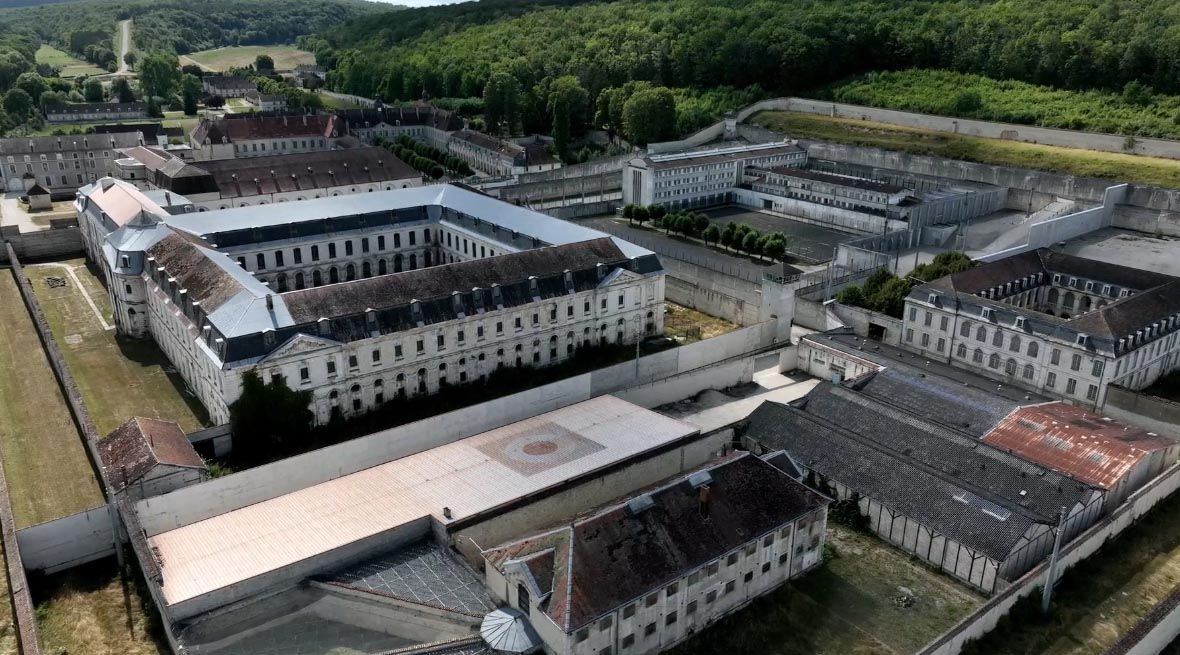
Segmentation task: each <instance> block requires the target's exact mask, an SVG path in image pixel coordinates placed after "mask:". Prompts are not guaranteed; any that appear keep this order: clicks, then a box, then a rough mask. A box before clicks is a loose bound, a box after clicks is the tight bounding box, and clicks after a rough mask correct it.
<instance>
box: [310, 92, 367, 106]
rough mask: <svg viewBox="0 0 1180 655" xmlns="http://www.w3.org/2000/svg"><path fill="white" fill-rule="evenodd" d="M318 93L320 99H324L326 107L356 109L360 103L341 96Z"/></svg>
mask: <svg viewBox="0 0 1180 655" xmlns="http://www.w3.org/2000/svg"><path fill="white" fill-rule="evenodd" d="M318 95H319V96H320V100H323V101H324V107H325V108H326V109H356V108H358V107H360V105H358V104H357V103H355V102H351V101H348V100H345V99H343V98H337V97H335V96H330V95H328V94H326V93H320V94H318Z"/></svg>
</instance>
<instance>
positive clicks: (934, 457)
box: [774, 384, 1092, 522]
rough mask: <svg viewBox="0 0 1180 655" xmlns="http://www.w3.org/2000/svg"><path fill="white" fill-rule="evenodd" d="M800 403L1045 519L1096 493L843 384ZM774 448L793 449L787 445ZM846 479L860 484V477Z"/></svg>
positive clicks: (887, 447) (825, 387)
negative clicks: (858, 478) (847, 387)
mask: <svg viewBox="0 0 1180 655" xmlns="http://www.w3.org/2000/svg"><path fill="white" fill-rule="evenodd" d="M797 406H799V407H800V408H801V409H803V410H804V411H806V412H807V413H808V414H812V415H815V416H820V417H824V418H827V419H831V420H836V421H838V422H839V424H840V425H841V426H842V433H844V434H855V435H857V436H859V437H861V438H863V439H867V440H869V441H871V442H872V443H873V444H874V446H876V447H878V448H880V449H884V450H886V451H888V452H890V453H892V454H893V455H894V456H897V457H905V458H910V459H913V460H915V461H918V462H921V463H922V464H923V465H924V466H926V467H927V468H928V469H930V470H932V471H933V472H935V473H936V474H939V475H942V476H944V477H946V478H948V479H952V480H954V481H955V482H956V483H957V484H960V485H962V486H963V487H964V488H966V489H969V490H971V491H972V492H973V493H975V494H977V495H979V496H982V497H985V498H989V499H991V500H992V502H996V503H998V504H1001V505H1005V506H1009V507H1011V508H1012V509H1016V508H1019V509H1021V510H1022V511H1025V512H1026V513H1028V514H1029V515H1030V516H1033V517H1034V518H1038V519H1041V520H1042V521H1049V522H1052V521H1053V518H1054V517H1055V516H1056V515H1057V512H1058V510H1059V509H1060V508H1061V507H1062V505H1064V506H1066V507H1072V506H1073V505H1074V503H1077V502H1085V500H1086V498H1087V496H1089V495H1090V493H1091V492H1092V490H1091V489H1089V488H1088V487H1087V486H1086V485H1084V484H1081V483H1079V482H1077V481H1074V480H1070V479H1069V478H1067V477H1065V476H1063V475H1061V474H1059V473H1054V472H1052V471H1046V470H1045V469H1044V468H1042V467H1040V466H1037V465H1036V464H1032V463H1029V462H1026V461H1024V460H1022V459H1020V458H1019V457H1017V456H1015V455H1012V454H1009V453H1006V452H1004V451H1001V450H998V449H996V448H992V447H989V446H983V445H980V444H979V441H978V439H977V438H975V437H973V436H971V435H968V434H965V433H961V432H957V431H954V430H951V429H949V428H946V427H943V426H940V425H936V424H932V423H929V422H927V421H923V420H921V419H919V418H918V417H915V416H913V415H910V414H908V413H906V412H904V411H902V410H899V409H896V408H894V407H892V406H890V405H887V404H884V403H881V402H878V401H876V400H874V399H872V398H868V397H865V396H862V395H860V394H858V393H856V392H855V391H853V390H850V389H846V388H844V387H841V386H838V385H833V384H821V385H819V386H817V387H816V388H815V389H813V390H812V391H811V392H810V393H808V394H807V396H805V397H804V398H803V399H801V400H800V401H798V403H797ZM774 447H775V448H782V449H784V450H786V451H787V452H788V453H792V450H791V449H790V448H789V447H787V446H786V445H785V444H775V445H774ZM792 454H793V453H792ZM797 459H798V458H797ZM800 464H803V465H804V466H806V464H805V463H804V462H800ZM842 482H845V483H847V484H849V485H851V486H853V487H855V486H856V485H857V481H856V480H842Z"/></svg>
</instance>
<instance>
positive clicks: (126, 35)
mask: <svg viewBox="0 0 1180 655" xmlns="http://www.w3.org/2000/svg"><path fill="white" fill-rule="evenodd" d="M119 31H120V32H122V34H123V40H122V41H121V42H120V44H119V70H118V71H116V72H115V74H116V75H127V74H128V73H130V72H131V69H130V67H128V66H127V62H126V61H123V58H124V57H126V56H127V53H128V52H131V19H130V18H128V19H127V20H121V21H119Z"/></svg>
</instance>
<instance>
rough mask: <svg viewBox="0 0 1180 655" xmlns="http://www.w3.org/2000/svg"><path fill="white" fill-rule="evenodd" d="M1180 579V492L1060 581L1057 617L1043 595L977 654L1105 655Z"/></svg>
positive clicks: (974, 652) (976, 648) (1021, 607)
mask: <svg viewBox="0 0 1180 655" xmlns="http://www.w3.org/2000/svg"><path fill="white" fill-rule="evenodd" d="M1178 584H1180V496H1176V495H1173V497H1172V498H1170V499H1169V500H1166V501H1164V502H1163V503H1162V504H1160V505H1159V506H1157V507H1156V508H1155V509H1154V510H1152V511H1151V512H1150V513H1148V514H1147V515H1146V516H1144V517H1143V518H1141V519H1140V520H1139V522H1138V523H1137V524H1135V526H1134V527H1132V528H1130V529H1128V530H1127V531H1126V532H1124V533H1123V534H1122V535H1121V536H1120V537H1118V538H1117V539H1115V540H1112V541H1109V542H1107V543H1106V544H1105V545H1104V546H1103V548H1102V550H1100V551H1098V552H1097V553H1095V554H1094V555H1093V556H1092V557H1090V559H1088V560H1086V561H1084V562H1082V563H1081V564H1079V565H1077V566H1075V567H1074V568H1072V569H1070V570H1069V571H1067V572H1066V575H1065V577H1064V578H1063V579H1062V580H1061V581H1060V582H1058V583H1057V589H1056V591H1054V595H1053V608H1052V612H1051V614H1050V616H1048V617H1045V616H1044V615H1042V614H1041V595H1040V593H1037V594H1034V595H1033V596H1032V597H1031V598H1029V599H1026V600H1025V601H1022V603H1021V604H1018V605H1017V606H1016V608H1015V609H1014V610H1013V612H1012V613H1011V614H1009V616H1008V618H1006V619H1004V620H1002V621H1001V622H1000V624H999V625H998V626H996V629H995V630H993V631H992V632H990V633H989V634H988V635H986V636H985V637H984V638H983V639H982V640H980V641H979V642H977V643H975V644H973V645H972V646H971V647H968V648H965V649H964V650H963V653H965V654H971V655H984V654H985V653H986V654H987V655H993V654H994V655H1005V654H1012V655H1016V654H1018V653H1019V654H1021V655H1023V654H1024V653H1046V654H1048V655H1064V654H1065V653H1071V654H1072V653H1078V654H1081V655H1087V654H1093V655H1098V654H1100V653H1103V652H1105V651H1106V649H1107V648H1109V647H1110V646H1111V645H1112V644H1113V643H1114V642H1115V641H1117V640H1118V638H1119V637H1121V636H1122V635H1123V634H1125V633H1126V632H1127V631H1128V630H1130V628H1131V627H1132V626H1134V625H1135V623H1136V622H1137V621H1138V620H1139V619H1141V618H1142V617H1143V616H1144V615H1145V614H1147V612H1148V611H1149V610H1150V609H1151V608H1152V607H1153V606H1154V605H1155V604H1156V603H1157V602H1159V601H1160V600H1162V599H1163V598H1164V597H1165V596H1167V595H1168V594H1169V593H1170V592H1171V591H1172V590H1173V589H1174V588H1175V587H1176V586H1177V585H1178Z"/></svg>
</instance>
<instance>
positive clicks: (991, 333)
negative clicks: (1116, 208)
mask: <svg viewBox="0 0 1180 655" xmlns="http://www.w3.org/2000/svg"><path fill="white" fill-rule="evenodd" d="M903 318H904V323H903V333H902V334H903V337H902V344H903V345H905V346H906V347H908V348H913V349H914V350H916V351H918V352H920V353H921V354H922V355H924V356H926V357H929V358H931V359H935V360H938V361H943V362H950V363H951V364H954V365H955V366H961V367H964V368H969V369H972V370H974V371H977V372H979V373H982V374H984V375H986V376H988V377H991V378H994V379H998V380H1002V381H1004V382H1006V383H1010V384H1016V385H1019V386H1022V387H1025V388H1029V389H1035V390H1036V391H1039V392H1042V393H1046V394H1050V395H1053V396H1057V397H1060V398H1065V399H1068V400H1070V401H1071V402H1074V403H1077V404H1079V405H1084V406H1089V407H1101V406H1102V405H1104V404H1105V399H1106V389H1107V387H1108V386H1110V385H1112V384H1116V385H1119V386H1121V387H1125V388H1127V389H1132V390H1139V389H1143V388H1145V387H1147V386H1149V385H1151V384H1152V383H1153V382H1154V381H1155V380H1157V379H1158V378H1159V377H1160V376H1162V375H1166V374H1168V373H1170V372H1172V371H1174V370H1176V368H1177V363H1178V362H1180V339H1178V338H1177V331H1178V330H1180V279H1177V278H1174V277H1171V276H1169V275H1164V274H1162V273H1156V272H1153V271H1145V270H1139V269H1134V268H1130V267H1127V266H1119V265H1116V264H1109V263H1106V262H1101V261H1097V260H1092V259H1085V258H1082V257H1075V256H1072V255H1066V254H1062V253H1057V252H1053V251H1050V250H1047V249H1040V250H1035V251H1030V252H1026V253H1022V254H1019V255H1013V256H1011V257H1007V258H1005V259H1001V260H998V261H995V262H990V263H985V264H981V265H979V266H976V267H974V268H971V269H969V270H966V271H963V272H961V273H955V274H953V275H948V276H946V277H943V278H940V279H938V280H935V281H933V282H930V283H928V284H922V285H919V286H917V287H915V288H914V289H913V291H911V292H910V295H909V297H908V298H907V299H906V306H905V315H904V317H903Z"/></svg>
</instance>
